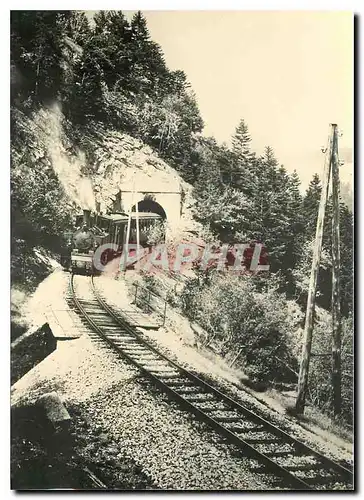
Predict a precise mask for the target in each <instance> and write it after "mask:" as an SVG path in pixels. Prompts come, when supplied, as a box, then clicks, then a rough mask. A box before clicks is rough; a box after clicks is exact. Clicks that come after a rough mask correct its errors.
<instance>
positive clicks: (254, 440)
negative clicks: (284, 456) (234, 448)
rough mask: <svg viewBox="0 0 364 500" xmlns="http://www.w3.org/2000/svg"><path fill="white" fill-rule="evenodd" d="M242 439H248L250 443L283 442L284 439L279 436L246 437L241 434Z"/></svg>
mask: <svg viewBox="0 0 364 500" xmlns="http://www.w3.org/2000/svg"><path fill="white" fill-rule="evenodd" d="M239 437H241V439H243V440H244V441H246V442H247V443H248V444H283V443H282V440H281V439H279V438H278V437H274V438H245V437H244V436H239Z"/></svg>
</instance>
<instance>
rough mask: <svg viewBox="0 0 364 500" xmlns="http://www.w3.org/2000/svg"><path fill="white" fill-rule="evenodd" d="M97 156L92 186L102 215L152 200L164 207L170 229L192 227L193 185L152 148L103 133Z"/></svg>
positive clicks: (113, 132)
mask: <svg viewBox="0 0 364 500" xmlns="http://www.w3.org/2000/svg"><path fill="white" fill-rule="evenodd" d="M94 156H95V159H96V161H95V165H93V169H94V174H92V184H93V189H94V192H95V199H96V203H97V204H98V205H99V206H100V210H101V211H102V212H106V211H107V210H113V209H114V210H121V211H125V212H127V211H128V210H130V208H131V207H133V206H134V205H135V204H136V203H139V202H140V201H142V200H144V199H145V198H149V199H152V200H154V201H155V202H156V203H158V204H159V205H160V206H161V207H162V209H163V210H164V212H165V213H166V217H167V222H168V226H169V228H170V229H171V230H176V228H178V227H180V226H181V225H182V226H184V225H185V224H186V222H187V220H188V221H189V224H191V221H192V215H191V213H190V206H191V205H192V204H193V200H192V186H191V185H190V184H188V183H186V182H185V181H184V180H183V179H182V178H181V176H180V175H179V174H178V173H177V172H176V171H175V170H174V169H173V168H172V167H170V166H169V165H168V164H167V163H166V162H164V161H163V160H162V159H161V158H159V157H158V155H157V154H156V153H155V152H154V151H153V150H152V149H151V148H150V147H149V146H146V145H145V144H143V143H142V142H141V141H139V140H137V139H134V138H132V137H130V136H129V135H127V134H122V133H120V132H116V131H111V132H110V133H107V134H102V136H101V138H100V141H99V142H98V143H97V144H96V145H95V150H94ZM133 192H135V193H134V195H133Z"/></svg>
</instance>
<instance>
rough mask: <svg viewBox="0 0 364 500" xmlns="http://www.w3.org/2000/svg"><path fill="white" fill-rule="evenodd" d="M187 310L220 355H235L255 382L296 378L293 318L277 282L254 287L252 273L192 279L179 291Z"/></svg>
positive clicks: (214, 272)
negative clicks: (260, 288) (263, 289)
mask: <svg viewBox="0 0 364 500" xmlns="http://www.w3.org/2000/svg"><path fill="white" fill-rule="evenodd" d="M182 305H183V309H184V311H185V313H186V314H187V315H188V316H189V317H190V318H191V319H192V318H193V319H194V320H195V321H198V322H199V324H200V325H201V326H202V327H203V328H204V329H205V330H206V331H207V332H208V342H212V341H214V343H216V344H217V345H218V346H219V349H220V352H221V354H223V355H225V354H227V352H231V351H233V352H236V353H238V352H239V351H240V350H241V355H240V359H241V361H242V364H243V368H244V370H245V371H246V373H247V374H248V375H250V376H252V377H253V378H255V379H257V380H259V381H294V378H292V377H294V375H293V373H292V372H291V371H290V370H289V369H288V368H287V365H288V366H293V367H295V366H296V360H295V358H294V356H293V343H292V340H293V339H292V337H291V336H290V332H292V331H294V330H295V329H296V328H297V324H296V323H297V318H296V317H294V316H293V315H292V314H289V308H288V305H287V302H286V300H285V299H284V297H283V296H282V295H280V294H278V293H277V291H276V288H275V286H271V287H269V286H268V287H267V290H266V291H264V292H260V291H257V289H256V285H255V277H254V276H243V277H238V276H233V275H227V274H225V275H221V274H219V273H218V272H216V271H212V272H211V273H210V274H209V276H208V277H206V278H203V277H202V276H200V277H199V278H197V279H195V280H193V281H190V282H189V283H188V284H187V286H186V287H185V289H184V291H183V294H182Z"/></svg>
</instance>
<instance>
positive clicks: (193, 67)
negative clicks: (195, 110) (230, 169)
mask: <svg viewBox="0 0 364 500" xmlns="http://www.w3.org/2000/svg"><path fill="white" fill-rule="evenodd" d="M90 14H91V13H90ZM125 14H126V15H127V17H130V16H131V15H132V12H131V11H128V12H125ZM143 14H144V15H145V17H146V19H147V22H148V27H149V30H150V33H151V36H152V39H153V40H154V41H156V42H158V43H159V44H160V45H161V47H162V49H163V52H164V54H165V58H166V63H167V65H168V67H169V68H170V69H182V70H183V71H185V73H186V74H187V78H188V80H189V81H190V83H191V85H192V89H193V90H194V92H195V94H196V98H197V102H198V105H199V108H200V111H201V115H202V118H203V120H204V123H205V129H204V134H205V135H213V136H215V138H216V139H217V140H218V141H219V142H223V141H225V142H227V143H229V141H230V139H231V135H232V134H233V133H234V129H235V127H236V126H237V124H238V122H239V120H240V119H241V118H243V119H244V120H245V122H246V123H247V125H248V128H249V131H250V134H251V137H252V148H253V149H254V150H255V151H256V152H257V153H261V152H262V151H263V149H264V146H266V145H270V146H272V147H273V149H274V150H275V152H276V156H277V158H278V160H279V162H280V163H282V164H284V166H285V167H286V168H287V170H288V171H289V172H292V171H293V170H294V169H296V170H297V172H298V173H299V176H300V178H301V180H302V183H303V187H306V186H307V184H308V182H309V181H310V179H311V178H312V175H313V174H314V173H315V172H317V173H319V174H320V175H321V174H322V170H323V163H324V155H323V154H322V152H321V146H323V145H326V143H327V137H328V132H329V124H330V123H337V124H338V126H339V129H340V130H341V131H342V132H343V135H342V137H340V138H339V147H340V157H341V159H343V160H344V161H345V164H344V165H343V166H342V167H341V169H340V175H341V179H342V180H344V181H346V182H348V181H350V182H351V181H352V169H353V165H352V149H353V96H354V92H353V85H354V80H353V18H352V13H350V12H339V11H336V12H335V11H331V12H330V11H326V12H319V11H276V12H274V11H143Z"/></svg>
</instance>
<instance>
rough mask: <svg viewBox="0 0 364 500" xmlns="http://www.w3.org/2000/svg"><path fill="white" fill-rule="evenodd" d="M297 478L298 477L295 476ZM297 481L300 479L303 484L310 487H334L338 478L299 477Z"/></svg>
mask: <svg viewBox="0 0 364 500" xmlns="http://www.w3.org/2000/svg"><path fill="white" fill-rule="evenodd" d="M297 477H299V476H297ZM299 479H302V480H303V481H305V483H307V484H309V485H311V486H316V485H319V484H320V485H325V486H330V485H332V486H333V485H334V484H335V483H336V482H338V479H339V478H338V477H336V476H332V475H330V476H319V475H317V476H314V477H305V476H302V477H299Z"/></svg>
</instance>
